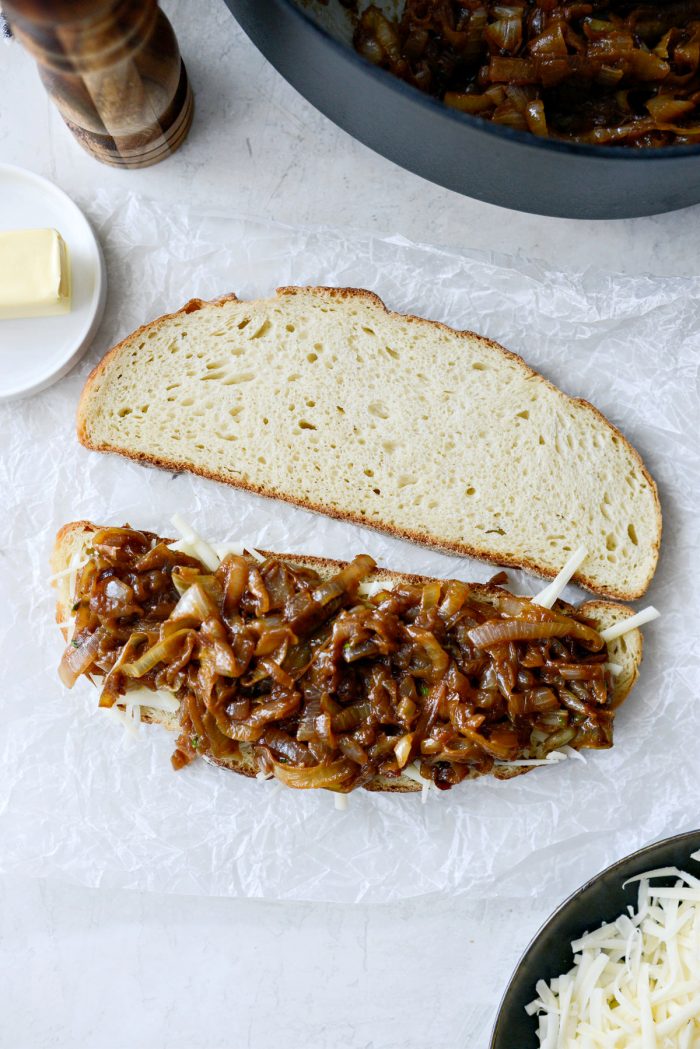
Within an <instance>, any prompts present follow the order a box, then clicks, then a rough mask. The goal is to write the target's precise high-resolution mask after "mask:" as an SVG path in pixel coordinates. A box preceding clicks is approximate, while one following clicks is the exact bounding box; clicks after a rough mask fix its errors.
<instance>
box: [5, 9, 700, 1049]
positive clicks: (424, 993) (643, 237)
mask: <svg viewBox="0 0 700 1049" xmlns="http://www.w3.org/2000/svg"><path fill="white" fill-rule="evenodd" d="M164 7H165V9H166V11H167V12H168V14H169V15H170V17H171V19H172V21H173V24H174V26H175V28H176V31H177V34H178V37H179V40H180V43H181V48H182V51H183V53H184V55H185V58H186V61H187V66H188V70H189V73H190V78H191V81H192V84H193V86H194V90H195V94H196V106H197V108H196V122H195V125H194V127H193V130H192V132H191V134H190V137H189V140H188V142H187V143H186V145H185V146H184V147H183V149H182V150H181V151H180V152H179V153H178V154H177V155H176V156H175V157H173V158H172V159H170V160H169V161H167V162H166V163H164V164H162V165H160V166H158V167H155V168H151V169H148V170H145V171H141V172H119V171H114V170H112V169H109V168H105V167H102V166H100V165H98V164H97V163H96V162H94V161H93V160H91V159H90V158H89V157H88V156H87V155H86V154H84V153H83V152H82V150H81V149H80V148H79V147H78V146H77V145H76V144H75V143H74V142H73V140H72V137H71V135H70V133H69V132H68V131H67V130H66V128H65V127H64V125H63V124H62V122H61V120H60V118H59V117H58V115H57V113H56V112H55V111H54V110H53V108H52V107H51V105H50V104H49V103H48V101H47V98H46V95H45V93H44V91H43V89H42V87H41V85H40V83H39V80H38V77H37V74H36V71H35V69H34V66H33V63H32V62H31V60H30V59H29V58H28V57H27V55H26V54H25V53H24V52H22V51H21V49H20V48H19V46H18V45H17V44H10V45H7V46H4V45H3V44H2V43H0V86H1V87H2V90H1V91H0V160H2V161H5V162H9V163H14V164H18V165H22V166H25V167H28V168H30V169H32V170H35V171H38V172H39V173H40V174H43V175H45V176H47V177H49V178H51V179H52V180H53V181H55V182H56V183H57V184H58V185H60V186H61V187H63V188H64V189H65V190H66V191H67V192H68V193H71V192H73V193H76V192H79V193H80V194H81V195H83V196H84V195H85V194H86V193H89V191H90V189H91V187H95V188H96V187H97V186H101V187H105V188H107V189H109V188H111V187H113V188H128V189H133V190H135V191H137V192H140V193H143V194H145V195H147V196H154V197H158V198H160V199H162V200H166V201H173V202H175V201H181V200H183V199H187V200H190V201H191V202H192V203H193V204H195V205H208V206H212V207H217V208H218V207H221V208H225V209H229V210H234V211H236V212H238V213H244V214H245V213H247V214H250V215H254V216H266V217H269V218H272V219H276V220H280V221H287V222H292V223H294V224H306V223H309V224H319V223H329V224H332V225H345V226H354V227H361V228H365V229H367V228H370V229H373V230H378V231H382V232H385V233H401V234H403V235H405V236H407V237H409V238H411V239H413V240H417V241H427V242H437V243H443V244H449V245H452V246H455V247H463V248H482V249H493V250H496V251H499V252H507V253H517V252H519V253H522V254H524V255H527V256H536V257H542V258H546V259H547V260H548V261H549V263H550V264H552V265H555V266H557V267H560V268H564V269H566V268H576V269H580V268H582V267H585V266H588V265H595V266H597V267H603V268H606V269H609V270H617V271H625V272H632V273H642V272H651V273H655V274H694V273H697V266H698V261H697V256H698V244H699V243H700V238H698V237H697V232H695V233H694V232H693V230H694V229H696V228H697V225H698V218H699V217H700V211H699V210H698V209H697V208H695V209H690V210H688V211H684V212H679V213H676V214H671V215H662V216H658V217H656V218H647V219H636V220H630V221H620V222H611V223H605V224H602V223H593V222H571V221H565V220H560V219H548V218H541V217H536V216H528V215H518V214H515V213H513V212H507V211H503V210H500V209H498V208H494V207H491V206H488V205H485V204H480V203H478V202H476V201H472V200H467V199H463V198H461V197H458V196H457V195H455V194H453V193H450V192H448V191H447V190H443V189H440V188H438V187H436V186H433V185H431V184H429V183H427V182H425V181H423V180H422V179H420V178H418V177H416V176H414V175H411V174H408V173H407V172H405V171H403V170H401V169H399V168H397V167H395V166H394V165H393V164H391V163H389V162H388V161H386V160H384V159H382V158H381V157H378V156H376V155H375V154H373V153H371V152H370V151H369V150H368V149H366V148H365V147H364V146H362V145H359V144H358V143H356V142H354V141H353V140H352V139H351V138H350V137H349V136H348V135H346V134H345V133H344V132H342V131H340V130H338V129H337V128H336V127H334V126H333V125H332V124H330V123H329V122H328V121H327V120H326V119H325V118H324V117H323V116H321V115H320V114H319V113H317V112H316V111H314V110H313V109H312V108H311V107H310V106H308V105H307V104H306V103H305V102H304V101H303V100H302V99H301V98H300V97H299V96H298V95H297V94H296V93H295V92H294V91H293V90H292V89H291V88H290V87H289V86H288V85H287V84H286V83H285V82H284V81H283V80H282V79H281V78H280V77H279V76H278V75H277V74H276V73H275V72H274V70H272V69H271V68H270V67H269V66H268V64H267V63H266V61H265V60H264V59H263V58H262V57H261V56H260V55H259V54H258V52H257V51H256V50H255V49H254V48H253V47H252V45H251V44H250V43H249V41H248V40H247V39H246V38H245V37H244V36H243V34H242V33H241V32H240V30H239V29H238V28H237V26H236V24H235V22H234V21H233V19H232V17H231V16H230V15H229V13H228V11H227V9H226V8H225V7H224V5H223V3H222V2H221V0H201V2H200V3H198V4H196V5H193V4H191V3H187V2H186V0H170V2H167V3H164ZM195 12H196V13H195ZM558 902H559V901H557V900H551V899H543V900H539V901H537V902H535V903H532V904H523V903H522V902H518V903H517V904H516V903H514V902H513V901H508V900H503V901H500V902H499V903H498V904H495V903H493V902H492V903H487V904H485V905H484V904H483V903H474V902H472V901H469V900H465V899H460V900H457V901H453V900H447V899H421V900H415V901H409V902H405V903H403V904H399V905H392V906H386V907H366V906H354V907H346V906H334V905H316V906H314V905H308V904H272V903H261V902H257V901H245V900H226V899H203V898H190V897H174V896H156V895H145V894H144V895H139V894H136V893H128V892H121V891H114V890H107V889H100V890H87V889H82V888H78V887H75V886H70V885H63V884H58V883H53V882H38V881H37V882H31V881H29V882H27V881H23V880H20V879H18V878H16V877H4V878H1V879H0V915H2V920H1V921H0V973H1V974H2V991H1V992H0V1000H2V1003H3V1006H2V1015H1V1019H0V1046H2V1047H4V1049H40V1047H59V1046H60V1047H63V1046H65V1047H71V1049H118V1047H129V1049H166V1047H167V1049H179V1047H183V1049H185V1047H187V1049H208V1047H218V1046H221V1047H224V1046H225V1047H227V1049H239V1047H243V1046H247V1047H252V1049H272V1047H273V1046H277V1045H278V1044H282V1045H284V1046H285V1049H336V1047H338V1046H340V1045H343V1046H346V1047H348V1049H393V1047H396V1049H399V1047H401V1049H425V1047H426V1046H428V1045H431V1046H435V1047H440V1049H458V1047H460V1049H461V1047H465V1049H481V1047H484V1046H485V1045H486V1044H487V1039H488V1031H489V1029H490V1025H491V1022H492V1019H493V1014H494V1010H495V1008H496V1005H497V1003H498V999H499V997H500V994H501V992H502V990H503V987H504V985H505V982H506V980H507V977H508V974H509V973H510V971H511V969H512V966H513V964H514V962H515V960H516V958H517V956H518V955H519V953H520V951H521V950H522V948H523V947H524V946H525V945H526V943H527V941H528V939H529V938H530V936H531V934H532V933H533V932H534V931H535V929H536V928H537V926H538V925H539V924H540V923H541V921H542V920H544V918H545V917H546V916H547V914H548V913H549V912H550V911H551V910H552V909H553V907H554V906H555V905H556V903H558Z"/></svg>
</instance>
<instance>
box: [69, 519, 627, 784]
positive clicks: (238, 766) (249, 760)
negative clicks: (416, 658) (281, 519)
mask: <svg viewBox="0 0 700 1049" xmlns="http://www.w3.org/2000/svg"><path fill="white" fill-rule="evenodd" d="M98 527H100V526H98V525H94V524H92V523H91V522H89V521H74V522H71V523H70V524H67V525H64V526H63V528H61V530H60V531H59V533H58V535H57V536H56V541H55V544H54V548H53V552H52V555H51V570H52V572H53V573H62V574H61V576H60V577H59V578H58V579H55V580H54V586H55V587H56V589H57V591H58V594H57V600H56V622H57V623H58V624H59V625H60V626H61V630H62V632H63V635H64V637H65V638H66V639H67V638H68V624H69V622H70V619H71V607H72V602H73V596H74V590H73V587H74V580H73V579H72V573H70V572H69V569H70V568H71V567H73V568H75V566H76V565H78V564H80V563H81V562H83V561H84V560H85V558H86V557H87V556H89V549H90V542H91V539H92V536H93V535H94V533H95V532H96V531H97V530H98ZM260 552H261V553H262V554H263V555H264V556H267V555H268V553H269V551H265V550H263V551H260ZM274 556H275V557H278V558H280V560H283V561H286V562H287V563H289V564H293V565H297V566H300V567H305V568H313V569H315V570H316V571H317V572H319V574H320V575H321V576H323V577H327V576H330V575H333V574H335V573H336V572H337V571H338V570H339V569H340V568H342V567H343V565H344V564H346V563H347V562H344V561H333V560H329V559H327V558H322V557H311V556H309V555H307V554H303V555H293V554H274ZM401 581H403V582H411V583H421V582H427V579H426V577H424V576H417V575H411V574H407V573H401V572H392V571H389V570H388V569H384V568H377V569H375V571H374V572H373V573H372V575H371V577H370V580H367V581H366V582H372V583H375V582H385V583H386V584H387V585H391V584H392V583H396V582H401ZM471 590H472V591H473V592H474V594H475V595H478V597H479V598H481V599H486V600H488V599H489V596H490V595H491V594H493V593H494V588H493V587H490V586H489V585H488V584H482V583H473V584H471ZM580 611H581V613H582V615H584V616H587V617H589V618H590V619H592V620H593V621H594V622H595V623H596V624H597V625H598V627H599V628H600V629H601V630H604V629H605V628H606V627H609V626H612V625H613V623H617V622H619V621H620V620H622V619H627V618H628V617H629V616H631V615H632V611H631V610H630V609H629V608H628V607H627V606H626V605H621V604H618V603H617V602H611V601H587V602H586V603H585V604H583V605H581V606H580ZM642 650H643V642H642V634H641V631H640V630H631V631H629V633H627V634H624V635H623V636H622V637H619V638H617V639H616V640H615V641H612V642H610V643H609V644H608V652H609V657H610V661H611V662H614V663H617V664H618V666H619V667H620V668H621V670H620V672H619V673H618V674H617V676H616V677H615V693H614V697H613V703H614V706H615V707H618V706H619V705H620V704H621V703H622V702H623V701H624V700H625V699H626V698H627V696H628V695H629V692H630V691H631V689H632V687H633V685H634V683H635V682H636V680H637V677H638V674H639V666H640V664H641V661H642ZM97 683H98V685H99V679H98V681H97ZM139 714H140V718H141V720H142V721H147V722H154V723H158V724H161V725H163V726H164V727H165V728H167V729H170V730H171V731H177V730H178V728H179V715H178V713H177V712H176V711H174V712H167V711H165V710H161V709H157V708H154V707H149V706H148V704H147V702H145V701H143V700H142V699H140V705H139ZM207 760H210V761H211V763H212V764H218V765H221V766H222V767H224V768H228V769H230V770H231V771H232V772H238V773H239V774H240V775H243V776H255V775H256V774H257V765H256V763H255V759H254V756H253V753H252V748H251V747H250V746H248V745H246V744H241V753H240V755H239V756H237V757H235V758H231V759H227V760H222V761H215V760H214V759H207ZM530 770H531V767H527V766H526V767H522V766H514V765H508V764H501V765H496V766H495V767H494V770H493V775H494V776H496V778H497V779H511V778H512V777H514V776H518V775H522V774H523V773H525V772H529V771H530ZM421 782H422V781H421ZM365 789H367V790H377V791H389V792H412V791H417V790H420V789H421V786H420V783H419V782H418V781H417V780H416V779H412V778H410V777H409V776H407V775H403V776H401V777H399V778H398V779H387V778H385V777H382V776H377V777H376V778H375V779H374V780H373V781H372V782H371V783H369V784H368V785H367V787H366V788H365Z"/></svg>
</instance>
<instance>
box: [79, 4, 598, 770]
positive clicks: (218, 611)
mask: <svg viewBox="0 0 700 1049" xmlns="http://www.w3.org/2000/svg"><path fill="white" fill-rule="evenodd" d="M504 11H505V9H504ZM503 17H504V18H508V17H510V16H509V15H507V14H504V15H503ZM494 90H495V89H494ZM502 90H503V94H502V95H501V96H499V97H498V99H497V98H495V96H494V101H495V102H496V103H497V104H498V105H505V104H506V103H507V104H508V105H510V106H513V107H515V109H516V110H517V111H518V112H524V111H525V110H526V107H527V105H528V104H529V102H528V96H527V92H525V93H522V91H521V89H520V88H517V89H516V88H513V87H512V85H508V87H507V89H502ZM499 99H500V100H499ZM97 538H98V539H99V542H97V543H96V545H95V548H94V553H93V554H92V556H91V559H90V560H89V562H88V563H87V564H86V565H85V567H84V568H83V569H82V570H81V571H80V572H79V574H78V576H77V580H76V593H75V594H74V595H73V598H74V607H75V609H76V635H75V643H74V644H72V645H70V646H69V647H68V649H67V650H66V653H65V654H64V657H63V660H62V662H61V676H62V678H63V680H64V681H65V682H66V684H69V685H72V684H73V682H74V681H75V678H76V677H77V676H79V675H80V674H81V673H86V674H89V675H92V676H97V677H102V678H103V688H102V693H101V698H100V703H101V705H103V706H111V705H113V704H114V703H115V702H120V703H121V702H123V701H124V697H125V695H127V694H128V691H129V689H130V688H132V687H135V686H136V685H137V684H138V686H139V687H141V688H152V689H158V688H163V687H164V688H167V689H168V690H169V691H171V692H172V693H173V694H174V695H175V697H176V698H177V699H178V700H179V701H180V729H181V731H180V735H179V738H178V741H177V747H176V751H175V754H174V755H173V765H174V766H175V767H177V768H181V767H184V766H185V765H187V764H188V763H189V762H191V761H192V760H194V758H195V757H197V756H198V755H206V756H210V757H211V758H212V759H214V760H221V761H229V760H231V759H235V758H236V757H237V756H238V755H239V753H241V754H244V755H245V758H246V761H256V762H257V763H258V768H259V769H260V771H262V772H265V773H266V774H268V773H274V775H275V776H277V778H279V779H280V780H282V781H283V782H285V783H288V784H289V785H290V786H295V787H313V788H324V789H329V790H342V791H347V790H351V789H355V788H357V787H361V786H364V785H366V784H367V783H369V782H370V781H371V779H372V778H373V777H375V776H382V777H384V778H388V779H391V778H394V779H397V778H398V777H400V776H401V775H402V770H405V769H406V768H407V767H408V766H409V764H410V763H411V762H412V761H413V760H414V759H416V758H418V759H420V760H421V768H422V769H423V772H424V773H425V774H427V775H429V776H430V777H431V778H432V780H433V782H434V783H435V784H436V785H437V786H438V787H439V788H440V789H441V790H447V789H449V788H450V787H452V786H454V785H455V784H456V783H459V782H461V781H462V780H463V779H464V778H465V777H472V776H478V775H483V774H485V773H487V772H489V771H490V770H491V768H492V767H493V765H494V762H498V761H505V762H508V761H511V760H513V759H516V758H533V757H536V758H539V757H542V756H544V755H546V754H547V753H548V752H549V750H550V749H552V748H556V747H560V746H564V745H566V744H569V745H572V746H575V747H577V748H578V747H606V746H610V744H611V740H612V735H611V733H612V707H613V701H612V698H611V696H610V694H609V691H608V689H609V683H610V677H609V675H608V674H607V673H606V671H605V665H604V664H605V660H606V655H607V653H606V650H605V649H604V646H603V642H602V639H601V637H600V635H599V634H598V632H597V631H596V630H595V629H594V627H593V626H592V625H591V623H590V621H588V620H586V619H584V618H583V617H581V616H580V615H578V613H577V612H576V610H575V609H573V608H571V607H570V606H566V605H563V604H562V603H557V605H556V607H555V608H553V609H545V608H541V607H539V606H536V605H533V604H532V602H531V601H530V600H528V599H527V598H522V597H515V596H514V595H512V594H509V593H508V592H507V591H506V590H502V589H500V588H499V587H498V586H497V585H496V584H492V585H491V587H490V588H489V591H488V593H487V595H482V594H481V592H480V591H476V590H472V589H471V588H470V587H468V586H467V585H466V584H464V583H461V582H457V581H455V580H450V581H445V582H442V581H440V580H432V581H430V582H428V583H426V584H425V585H420V584H417V583H397V585H396V586H394V587H393V588H392V589H391V590H385V591H383V592H381V593H378V594H376V595H375V596H373V597H369V598H362V597H360V596H359V593H358V588H359V583H360V582H361V581H362V579H364V578H366V577H367V575H368V574H369V573H370V572H371V571H372V569H373V567H374V562H373V561H372V559H371V558H369V557H366V556H362V557H358V558H356V559H355V560H354V561H353V562H352V563H351V564H349V565H346V566H345V567H343V568H342V569H341V570H340V571H339V572H337V573H336V574H335V575H334V576H333V577H332V578H330V579H326V580H323V579H321V578H320V577H319V575H318V574H317V573H315V572H314V571H313V570H311V569H301V568H299V569H297V568H294V567H293V566H290V565H289V564H287V563H286V562H284V561H281V560H278V559H275V558H272V557H269V558H268V559H267V560H266V561H265V562H264V564H262V565H260V564H259V563H258V562H254V561H253V560H252V558H250V557H248V556H247V555H244V556H240V557H239V556H234V555H231V556H229V557H227V558H225V559H224V560H223V561H222V562H221V564H220V566H219V568H218V569H217V570H216V572H214V573H212V572H210V571H209V570H208V569H207V567H206V566H205V565H204V564H202V563H201V562H199V561H198V560H197V559H196V558H192V557H189V556H188V555H185V554H181V553H179V552H178V551H176V550H175V551H174V550H173V549H172V547H170V546H169V545H168V544H166V543H163V542H162V541H158V540H157V539H156V537H154V536H151V535H150V534H149V533H141V532H135V531H133V530H132V529H115V530H111V529H103V530H102V531H101V532H100V533H98V536H97ZM78 625H79V626H80V629H79V630H77V627H78ZM246 748H247V749H246Z"/></svg>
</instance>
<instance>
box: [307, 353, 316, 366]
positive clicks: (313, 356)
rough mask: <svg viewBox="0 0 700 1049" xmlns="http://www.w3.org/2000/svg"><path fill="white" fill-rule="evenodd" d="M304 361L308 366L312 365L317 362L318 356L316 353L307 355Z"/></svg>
mask: <svg viewBox="0 0 700 1049" xmlns="http://www.w3.org/2000/svg"><path fill="white" fill-rule="evenodd" d="M306 359H307V361H308V362H309V364H314V363H315V362H316V361H317V360H318V354H317V353H307V355H306Z"/></svg>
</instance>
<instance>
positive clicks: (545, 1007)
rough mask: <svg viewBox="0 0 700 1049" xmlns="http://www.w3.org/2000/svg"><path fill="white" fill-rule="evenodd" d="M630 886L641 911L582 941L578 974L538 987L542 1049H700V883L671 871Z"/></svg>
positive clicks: (577, 943)
mask: <svg viewBox="0 0 700 1049" xmlns="http://www.w3.org/2000/svg"><path fill="white" fill-rule="evenodd" d="M690 858H691V859H694V860H696V861H698V860H699V859H700V854H698V853H695V854H694V855H693V856H691V857H690ZM659 878H663V879H664V881H665V882H666V884H665V885H655V884H653V882H654V881H655V880H656V879H659ZM670 879H673V880H674V885H673V886H672V887H671V886H670V885H669V880H670ZM630 882H638V885H639V888H638V899H637V908H636V910H635V909H634V908H632V907H630V908H629V914H621V915H620V916H619V917H618V918H617V919H616V920H615V921H614V922H610V923H609V924H607V925H602V926H601V927H600V928H599V929H595V930H594V931H593V932H589V933H586V934H585V935H584V936H582V937H581V938H580V939H579V940H574V941H573V942H572V944H571V951H572V954H573V956H574V958H573V960H574V965H573V968H572V969H571V970H570V971H569V972H568V973H564V974H563V975H562V976H558V977H557V978H556V979H554V980H552V981H551V982H550V983H549V984H547V983H546V982H545V981H544V980H539V981H538V983H537V985H536V992H537V998H536V999H535V1000H534V1001H533V1002H531V1003H530V1004H529V1005H528V1006H527V1007H526V1012H527V1013H528V1015H529V1016H534V1015H537V1017H538V1030H537V1034H538V1038H539V1043H540V1047H541V1049H545V1047H547V1049H579V1047H580V1049H584V1047H585V1049H637V1047H638V1049H699V1047H700V891H699V888H698V886H699V885H700V881H699V880H698V878H697V877H695V876H694V875H692V874H689V873H687V872H686V871H681V870H678V869H677V868H676V867H665V868H661V869H660V870H655V871H647V872H646V873H645V874H641V875H638V876H637V877H636V878H631V879H630ZM625 884H629V882H626V883H625Z"/></svg>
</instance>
